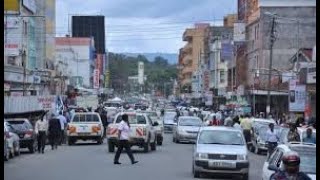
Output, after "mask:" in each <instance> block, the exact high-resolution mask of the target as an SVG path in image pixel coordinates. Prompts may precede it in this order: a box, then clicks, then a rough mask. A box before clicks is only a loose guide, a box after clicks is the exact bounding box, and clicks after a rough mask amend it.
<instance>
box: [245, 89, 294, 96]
mask: <svg viewBox="0 0 320 180" xmlns="http://www.w3.org/2000/svg"><path fill="white" fill-rule="evenodd" d="M249 92H250V94H251V95H253V94H254V95H263V96H264V95H265V96H266V95H268V91H266V90H249ZM270 95H272V96H288V93H287V92H281V91H270Z"/></svg>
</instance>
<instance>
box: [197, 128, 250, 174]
mask: <svg viewBox="0 0 320 180" xmlns="http://www.w3.org/2000/svg"><path fill="white" fill-rule="evenodd" d="M192 169H193V176H194V177H195V178H199V177H200V176H201V174H202V173H212V174H223V175H224V176H228V175H240V176H241V179H244V180H248V175H249V160H248V151H247V146H246V141H245V139H244V136H243V133H242V131H240V130H238V129H235V128H232V127H224V126H207V127H201V128H200V131H199V133H198V137H197V142H196V145H195V147H194V152H193V164H192Z"/></svg>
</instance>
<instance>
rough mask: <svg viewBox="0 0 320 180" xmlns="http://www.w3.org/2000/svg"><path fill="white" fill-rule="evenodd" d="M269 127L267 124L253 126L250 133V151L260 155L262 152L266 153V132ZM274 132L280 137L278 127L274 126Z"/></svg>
mask: <svg viewBox="0 0 320 180" xmlns="http://www.w3.org/2000/svg"><path fill="white" fill-rule="evenodd" d="M268 130H269V126H268V125H267V124H254V125H253V127H252V133H251V143H252V146H250V151H251V152H254V153H256V154H260V153H261V152H262V151H264V152H267V151H268V144H267V142H266V141H267V135H266V134H267V131H268ZM274 131H275V132H276V133H278V134H279V135H280V126H274Z"/></svg>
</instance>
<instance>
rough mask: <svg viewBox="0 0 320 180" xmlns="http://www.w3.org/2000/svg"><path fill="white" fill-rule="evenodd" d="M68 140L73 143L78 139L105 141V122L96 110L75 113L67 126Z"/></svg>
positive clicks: (99, 142)
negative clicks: (103, 122)
mask: <svg viewBox="0 0 320 180" xmlns="http://www.w3.org/2000/svg"><path fill="white" fill-rule="evenodd" d="M67 140H68V144H69V145H73V144H74V143H76V141H77V140H84V141H86V140H94V141H97V143H98V144H102V143H103V124H102V121H101V118H100V115H99V114H98V113H95V112H79V113H75V114H74V116H73V117H72V119H71V121H70V123H69V124H68V127H67Z"/></svg>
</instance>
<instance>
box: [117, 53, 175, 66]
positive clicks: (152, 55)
mask: <svg viewBox="0 0 320 180" xmlns="http://www.w3.org/2000/svg"><path fill="white" fill-rule="evenodd" d="M122 54H125V55H126V56H132V57H137V56H138V55H139V54H141V55H144V56H145V57H146V58H147V59H148V60H149V61H150V62H153V61H154V58H155V57H157V56H162V57H163V58H165V59H167V60H168V63H169V64H177V63H178V54H174V53H122Z"/></svg>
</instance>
